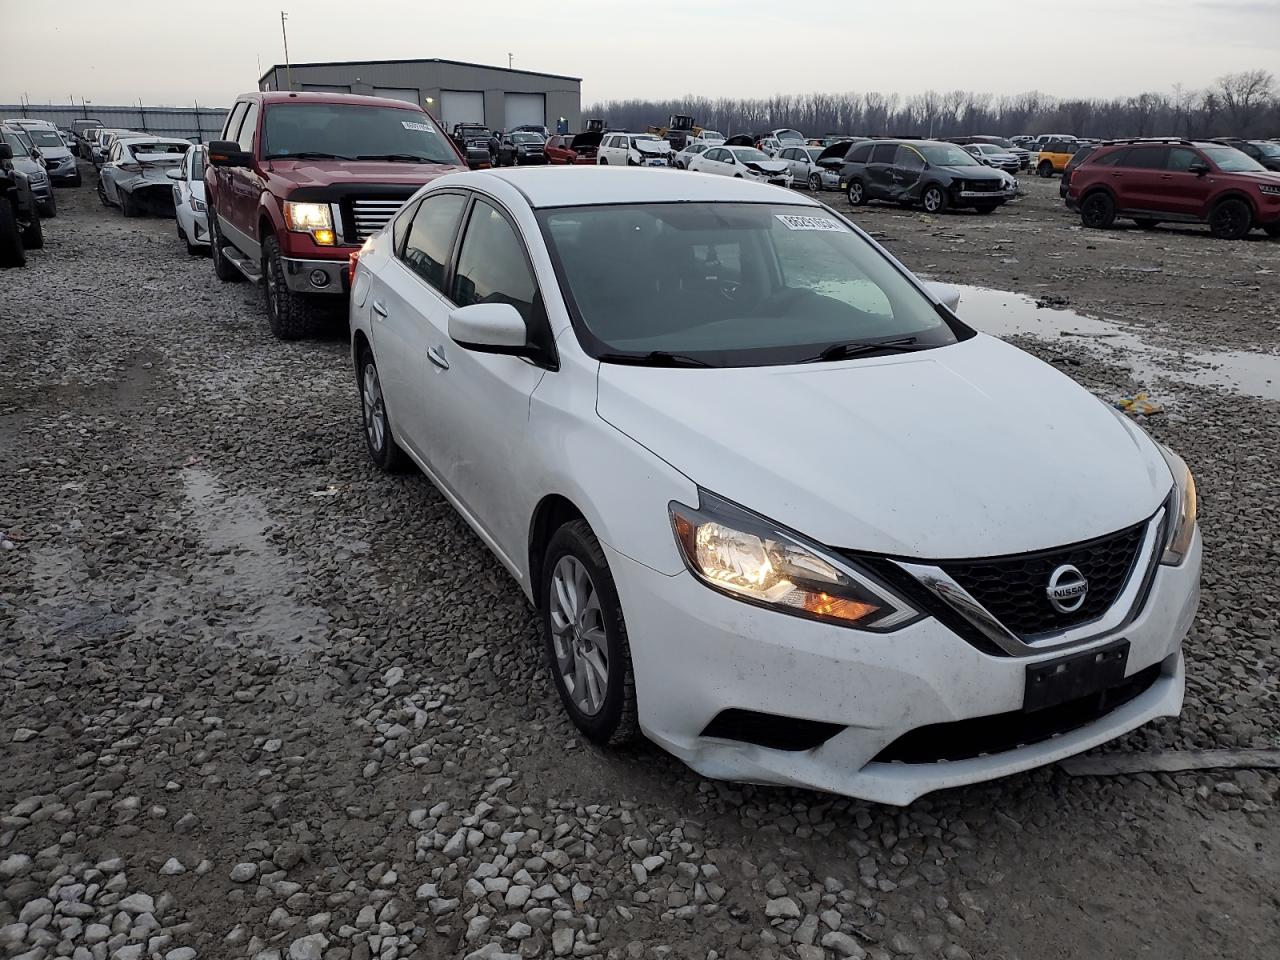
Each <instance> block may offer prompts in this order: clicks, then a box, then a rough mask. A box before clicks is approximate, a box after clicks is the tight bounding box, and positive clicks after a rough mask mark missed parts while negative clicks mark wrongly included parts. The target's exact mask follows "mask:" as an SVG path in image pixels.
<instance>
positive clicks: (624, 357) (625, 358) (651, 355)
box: [596, 350, 711, 367]
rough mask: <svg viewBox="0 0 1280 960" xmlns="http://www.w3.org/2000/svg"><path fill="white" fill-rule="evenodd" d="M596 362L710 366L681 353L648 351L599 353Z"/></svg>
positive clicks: (658, 365) (654, 365) (649, 365)
mask: <svg viewBox="0 0 1280 960" xmlns="http://www.w3.org/2000/svg"><path fill="white" fill-rule="evenodd" d="M596 359H597V360H603V361H605V362H606V363H630V364H634V365H635V366H641V367H709V366H711V364H709V363H707V362H706V361H705V360H699V359H698V358H697V357H688V356H685V355H684V354H682V353H668V352H667V351H666V350H650V351H649V352H648V353H601V354H597V355H596Z"/></svg>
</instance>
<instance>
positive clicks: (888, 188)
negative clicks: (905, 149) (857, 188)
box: [866, 143, 898, 200]
mask: <svg viewBox="0 0 1280 960" xmlns="http://www.w3.org/2000/svg"><path fill="white" fill-rule="evenodd" d="M897 152H898V145H897V144H895V143H877V144H876V145H875V149H873V150H872V151H871V159H870V161H868V163H867V166H866V177H867V182H866V188H867V197H868V198H870V199H874V200H889V199H891V198H892V197H893V160H894V157H895V156H896V155H897Z"/></svg>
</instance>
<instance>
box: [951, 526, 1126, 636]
mask: <svg viewBox="0 0 1280 960" xmlns="http://www.w3.org/2000/svg"><path fill="white" fill-rule="evenodd" d="M1145 530H1146V524H1143V523H1140V524H1137V525H1136V526H1132V527H1129V528H1128V529H1126V530H1122V531H1120V532H1119V533H1113V534H1110V535H1109V536H1105V537H1099V538H1097V539H1096V540H1086V541H1085V542H1084V543H1077V544H1074V545H1072V546H1069V547H1059V548H1056V549H1053V550H1044V551H1041V552H1039V553H1022V554H1016V555H1014V556H1009V557H993V558H991V559H989V560H974V561H952V562H946V563H943V564H941V566H942V569H943V570H945V571H946V572H947V573H948V574H950V575H951V577H952V579H954V580H955V581H956V582H957V583H958V584H960V586H962V587H964V589H965V590H967V591H969V593H970V594H972V595H973V597H974V599H975V600H977V601H978V602H979V603H980V604H982V605H983V606H984V607H986V608H987V610H988V611H989V612H990V613H991V615H992V616H994V617H995V618H996V619H997V620H999V621H1000V622H1001V623H1002V624H1004V625H1005V627H1007V628H1008V629H1009V630H1011V631H1013V632H1014V633H1015V634H1017V635H1018V636H1020V637H1022V638H1023V639H1026V638H1027V637H1029V636H1034V635H1035V634H1039V633H1048V632H1050V631H1055V630H1063V629H1066V628H1068V627H1074V626H1077V625H1079V624H1082V623H1088V622H1089V621H1091V620H1096V619H1097V618H1098V617H1100V616H1102V615H1103V614H1104V613H1106V612H1107V610H1108V609H1110V607H1111V605H1112V604H1113V603H1115V602H1116V598H1117V597H1118V596H1119V595H1120V592H1121V591H1122V590H1123V589H1124V585H1125V583H1126V581H1128V579H1129V574H1130V572H1131V571H1132V570H1133V567H1134V563H1135V562H1136V560H1137V556H1138V548H1139V546H1140V545H1141V544H1142V539H1143V534H1144V532H1145ZM1063 564H1070V565H1071V566H1073V567H1075V568H1076V569H1077V570H1079V571H1080V573H1081V574H1082V575H1083V576H1084V578H1085V579H1086V580H1087V581H1089V592H1088V593H1087V594H1085V599H1084V603H1083V604H1081V606H1080V609H1079V610H1076V611H1074V612H1072V613H1065V614H1064V613H1059V612H1058V611H1057V610H1055V609H1054V608H1053V606H1052V605H1051V604H1050V603H1049V597H1048V594H1046V593H1045V590H1046V588H1047V587H1048V586H1049V577H1050V576H1051V575H1052V574H1053V571H1054V570H1056V569H1057V568H1058V567H1060V566H1062V565H1063Z"/></svg>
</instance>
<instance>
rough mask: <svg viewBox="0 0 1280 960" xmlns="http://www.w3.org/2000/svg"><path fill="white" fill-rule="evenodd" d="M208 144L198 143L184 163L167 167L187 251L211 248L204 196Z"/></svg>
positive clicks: (174, 206)
mask: <svg viewBox="0 0 1280 960" xmlns="http://www.w3.org/2000/svg"><path fill="white" fill-rule="evenodd" d="M204 161H205V148H204V144H196V145H195V146H193V147H192V148H191V149H190V150H188V151H187V153H186V156H184V157H183V158H182V166H181V167H178V168H177V169H171V170H169V171H167V173H166V175H167V176H168V178H169V179H170V180H172V181H173V212H174V218H175V219H176V220H177V222H178V239H179V240H181V241H182V242H183V243H185V244H186V245H187V253H204V252H206V251H207V250H208V249H209V207H208V206H207V205H206V203H205V198H204Z"/></svg>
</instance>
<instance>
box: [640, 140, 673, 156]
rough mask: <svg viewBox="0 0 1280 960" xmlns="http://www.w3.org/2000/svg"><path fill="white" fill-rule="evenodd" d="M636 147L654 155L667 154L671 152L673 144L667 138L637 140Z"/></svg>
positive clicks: (642, 151)
mask: <svg viewBox="0 0 1280 960" xmlns="http://www.w3.org/2000/svg"><path fill="white" fill-rule="evenodd" d="M634 149H636V150H639V151H640V152H641V153H649V154H653V155H654V156H665V155H666V154H668V153H670V152H671V144H669V143H667V142H666V141H665V140H637V141H636V142H635V145H634Z"/></svg>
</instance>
